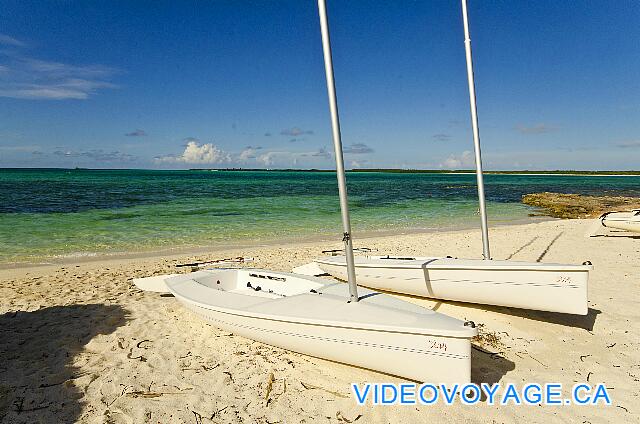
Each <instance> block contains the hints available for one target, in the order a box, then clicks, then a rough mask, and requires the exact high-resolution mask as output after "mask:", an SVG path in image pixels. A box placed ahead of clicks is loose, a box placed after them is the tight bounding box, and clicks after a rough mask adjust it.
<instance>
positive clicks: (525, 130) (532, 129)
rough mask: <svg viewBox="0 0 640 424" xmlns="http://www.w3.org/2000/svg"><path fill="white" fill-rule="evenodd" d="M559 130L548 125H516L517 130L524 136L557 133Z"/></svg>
mask: <svg viewBox="0 0 640 424" xmlns="http://www.w3.org/2000/svg"><path fill="white" fill-rule="evenodd" d="M557 129H558V128H557V127H555V126H553V125H548V124H543V123H540V124H535V125H531V126H526V125H521V124H520V125H516V130H517V131H519V132H521V133H522V134H545V133H548V132H551V131H555V130H557Z"/></svg>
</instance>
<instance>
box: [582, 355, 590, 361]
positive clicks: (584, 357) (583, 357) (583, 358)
mask: <svg viewBox="0 0 640 424" xmlns="http://www.w3.org/2000/svg"><path fill="white" fill-rule="evenodd" d="M589 356H593V355H580V362H584V360H585V359H586V358H588V357H589Z"/></svg>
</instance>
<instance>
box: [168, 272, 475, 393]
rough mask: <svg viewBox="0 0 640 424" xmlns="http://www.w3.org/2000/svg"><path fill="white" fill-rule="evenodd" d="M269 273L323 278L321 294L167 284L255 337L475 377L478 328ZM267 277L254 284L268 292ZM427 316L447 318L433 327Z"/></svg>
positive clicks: (212, 318) (372, 364)
mask: <svg viewBox="0 0 640 424" xmlns="http://www.w3.org/2000/svg"><path fill="white" fill-rule="evenodd" d="M240 272H244V271H240ZM260 272H264V271H260ZM195 274H198V273H195ZM199 275H200V276H201V275H202V274H199ZM268 275H277V276H278V278H286V279H287V281H286V284H290V285H291V284H292V285H295V284H296V281H297V280H310V281H320V282H321V285H320V287H319V288H318V289H317V290H316V291H317V292H318V293H321V294H300V295H297V296H296V295H291V296H287V297H285V298H280V299H262V300H261V301H260V302H258V303H251V304H247V303H246V299H240V298H239V297H238V290H234V292H224V291H220V290H215V289H211V288H207V287H206V286H205V287H204V288H203V286H202V284H200V283H198V278H194V279H192V280H189V279H188V278H189V277H188V275H187V276H185V277H178V278H177V279H170V280H167V287H168V288H169V290H170V291H171V292H172V293H173V294H174V295H175V297H176V298H177V299H178V300H179V301H180V302H181V303H182V304H183V305H184V306H185V307H186V308H187V309H189V310H191V311H193V312H194V313H195V314H197V315H198V316H200V317H201V318H203V319H205V320H207V321H209V322H211V323H212V324H213V325H215V326H216V327H218V328H220V329H222V330H225V331H229V332H232V333H234V334H237V335H240V336H243V337H246V338H249V339H252V340H256V341H259V342H262V343H265V344H269V345H272V346H278V347H280V348H283V349H287V350H291V351H294V352H299V353H302V354H306V355H310V356H315V357H319V358H323V359H328V360H330V361H335V362H341V363H345V364H350V365H355V366H358V367H362V368H367V369H371V370H375V371H379V372H382V373H386V374H391V375H396V376H400V377H404V378H407V379H410V380H415V381H421V382H432V383H437V384H442V383H465V382H469V381H470V379H471V343H470V338H471V337H473V336H474V335H475V334H476V330H475V329H474V328H469V327H465V326H464V324H463V322H462V321H459V320H456V319H453V318H449V317H446V316H444V315H442V314H438V313H436V312H433V311H431V310H428V309H424V308H419V307H417V306H416V305H413V304H410V303H408V302H403V301H398V300H397V299H393V298H391V297H389V296H387V295H384V294H380V293H376V292H372V291H369V290H367V289H364V288H363V289H362V291H363V292H364V293H363V294H361V297H362V300H361V301H360V302H358V303H357V304H348V303H347V301H346V299H347V298H348V288H347V286H346V285H345V284H340V283H338V284H333V285H327V284H326V280H319V279H314V278H312V277H310V278H307V277H301V276H295V277H294V275H293V274H286V273H277V274H276V273H273V272H269V274H268ZM282 276H284V277H282ZM196 277H198V276H196ZM240 280H241V281H245V280H247V278H244V277H241V278H240ZM249 281H251V280H250V279H249ZM268 283H269V281H265V280H264V279H263V280H260V281H258V282H257V283H254V284H261V285H262V291H265V290H266V288H267V287H268V286H267V284H268ZM367 295H368V296H367ZM430 320H435V321H438V322H441V323H444V324H442V325H440V330H434V331H430V330H429V322H430ZM403 322H404V323H406V324H407V325H404V324H403ZM443 328H444V330H443Z"/></svg>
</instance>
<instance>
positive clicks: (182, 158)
mask: <svg viewBox="0 0 640 424" xmlns="http://www.w3.org/2000/svg"><path fill="white" fill-rule="evenodd" d="M154 162H155V163H157V164H163V163H185V164H200V165H214V164H222V163H229V162H231V155H230V154H229V153H227V152H225V151H224V150H222V149H220V148H219V147H218V146H215V145H214V144H212V143H206V144H198V141H197V140H195V139H193V140H191V141H189V142H187V145H186V147H185V149H184V152H182V154H181V155H179V156H176V155H167V156H156V157H155V158H154Z"/></svg>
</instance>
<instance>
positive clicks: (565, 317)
mask: <svg viewBox="0 0 640 424" xmlns="http://www.w3.org/2000/svg"><path fill="white" fill-rule="evenodd" d="M446 303H450V304H452V305H458V306H463V307H465V308H473V309H482V310H485V311H491V312H497V313H500V314H505V315H513V316H517V317H521V318H525V319H530V320H533V321H540V322H548V323H551V324H558V325H564V326H567V327H574V328H582V329H583V330H587V331H593V326H594V325H595V322H596V318H597V316H598V315H599V314H601V313H602V311H600V310H598V309H593V308H589V310H588V311H587V315H574V314H563V313H560V312H546V311H534V310H530V309H519V308H508V307H506V306H493V305H476V304H472V303H462V302H451V301H446Z"/></svg>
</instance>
